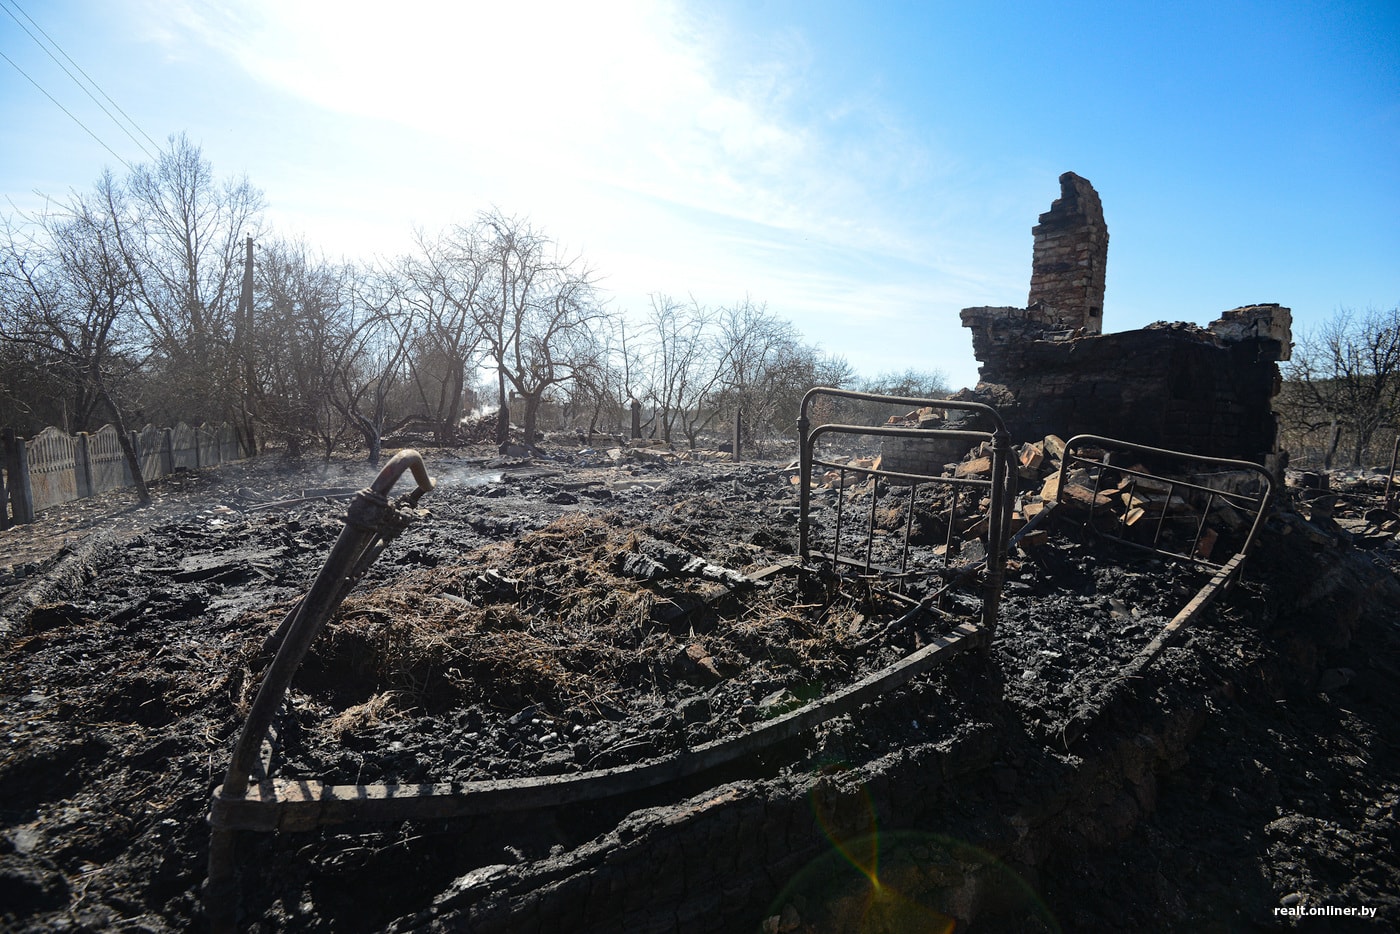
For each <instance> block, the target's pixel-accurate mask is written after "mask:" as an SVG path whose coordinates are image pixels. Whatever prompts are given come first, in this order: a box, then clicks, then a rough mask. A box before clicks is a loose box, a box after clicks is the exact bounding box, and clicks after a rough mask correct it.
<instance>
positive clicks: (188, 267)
mask: <svg viewBox="0 0 1400 934" xmlns="http://www.w3.org/2000/svg"><path fill="white" fill-rule="evenodd" d="M262 209H263V197H262V193H261V192H260V191H259V190H258V189H256V188H254V187H253V186H252V185H251V184H250V183H249V182H248V180H247V179H246V178H241V179H218V178H216V177H215V175H214V174H213V172H212V170H211V167H210V165H209V163H208V161H207V160H205V158H204V157H203V154H202V152H201V151H200V149H199V147H198V146H196V145H195V144H193V143H191V142H190V141H189V140H188V139H187V138H186V137H184V136H178V137H172V138H171V140H170V143H169V147H168V148H167V149H166V150H165V151H163V152H162V154H161V156H160V158H159V159H158V160H157V161H156V162H155V163H154V164H153V165H142V166H138V167H137V168H136V169H135V170H133V171H132V172H131V173H130V174H129V175H127V176H126V177H124V178H118V177H117V176H115V175H113V174H112V173H111V172H107V173H104V174H103V175H102V177H101V178H100V179H99V180H98V181H97V183H96V184H95V185H94V186H93V187H92V189H91V190H88V191H84V192H75V193H73V194H71V195H70V196H69V198H68V199H67V200H66V201H64V202H62V203H51V204H50V205H49V207H48V208H47V209H46V210H45V211H44V212H42V213H40V214H37V215H16V216H10V217H7V218H5V219H4V220H3V222H0V424H3V425H12V426H15V427H16V428H17V429H18V430H19V431H20V432H21V433H22V434H31V433H34V432H36V431H38V430H39V429H40V428H42V427H44V426H45V425H50V424H52V425H56V426H59V427H61V428H64V429H66V430H68V431H91V430H95V429H96V428H98V427H100V426H101V425H102V424H103V423H105V422H112V423H114V424H115V425H116V427H117V428H118V429H120V430H121V431H122V432H123V434H124V433H125V432H126V430H127V429H128V428H130V427H137V426H138V425H139V424H144V423H147V422H155V423H164V424H174V423H175V422H178V421H185V422H188V423H190V424H198V423H200V422H205V421H225V420H228V421H231V422H233V423H234V424H235V425H237V426H238V430H239V432H240V436H241V438H242V440H243V443H244V445H245V447H246V448H247V449H250V450H260V449H264V448H266V447H268V446H269V445H271V446H274V447H278V448H281V449H284V450H285V451H287V452H288V453H290V454H292V455H299V454H301V453H302V452H303V451H304V450H307V449H314V450H317V451H319V452H321V453H323V454H325V455H327V456H329V454H330V453H331V452H333V451H335V450H337V449H343V448H346V447H349V446H351V445H355V446H359V447H362V448H363V449H364V450H365V451H367V453H368V455H369V458H370V459H371V460H377V459H378V457H379V454H380V447H381V445H382V443H383V439H384V437H385V435H386V434H388V433H390V432H392V431H394V430H397V429H401V428H403V427H405V426H410V425H412V426H415V427H416V428H417V429H418V430H420V431H422V432H426V433H431V435H432V437H433V438H434V439H436V440H437V441H440V442H442V443H452V442H454V441H456V440H458V438H459V432H460V430H461V426H462V424H463V420H464V419H465V418H467V417H468V416H469V415H471V413H472V412H473V410H474V409H477V408H482V409H486V410H491V409H499V410H500V411H501V412H503V413H504V415H505V417H504V418H502V419H499V420H498V425H499V426H500V429H499V430H500V432H501V434H500V435H499V436H498V438H497V440H498V441H499V442H501V443H504V442H505V441H506V440H507V436H506V435H505V432H506V431H507V430H508V427H509V425H510V423H511V422H512V421H514V422H515V423H516V424H517V425H518V426H519V428H520V431H521V432H522V433H523V438H524V441H525V443H527V444H533V443H535V441H536V439H537V438H538V437H539V435H540V434H541V432H543V431H546V430H570V431H574V432H578V433H579V434H582V435H585V436H588V435H592V434H594V433H596V432H603V433H608V434H617V433H621V432H623V431H625V430H626V429H627V428H628V427H630V419H631V409H632V405H633V402H634V401H635V402H636V403H637V404H639V405H640V407H641V408H642V410H643V412H644V413H645V432H646V434H647V436H649V437H657V438H662V439H664V440H667V441H671V442H675V443H684V444H687V445H689V446H691V447H694V446H696V445H698V444H699V443H700V442H701V439H702V438H703V437H705V436H706V435H720V436H724V437H727V436H728V434H729V431H730V428H731V426H732V424H733V421H732V420H733V417H734V414H735V413H736V412H738V411H742V412H743V418H742V420H741V424H742V425H743V426H744V433H745V439H744V440H745V441H746V442H747V443H750V444H752V443H756V442H758V443H761V442H763V441H765V440H768V439H772V438H777V437H781V436H784V435H790V434H791V433H792V431H793V421H794V419H795V416H796V412H797V406H798V401H799V400H800V398H801V395H802V393H804V392H805V391H806V390H807V389H809V388H811V387H812V386H815V385H833V386H841V387H848V388H860V389H884V390H886V391H895V392H899V391H904V390H908V391H909V392H910V393H911V394H916V395H937V394H940V393H942V392H945V391H946V388H947V387H946V386H945V385H944V383H943V379H942V376H941V374H939V373H937V372H921V371H910V372H908V373H904V374H892V375H885V376H881V377H876V378H874V379H863V378H861V377H860V376H859V375H858V374H856V373H855V372H854V371H853V370H852V369H851V367H850V366H849V365H848V364H847V363H846V361H845V360H844V359H843V358H841V357H839V356H829V355H826V354H824V353H822V352H821V351H820V350H819V349H818V348H816V347H813V346H811V345H809V344H807V343H806V342H805V341H804V340H803V338H802V336H801V334H800V333H799V332H798V330H797V329H796V328H795V327H794V326H793V324H792V323H791V322H790V321H787V320H786V319H784V318H781V317H779V316H778V315H776V314H774V313H772V312H770V311H769V310H768V308H767V307H766V306H765V305H764V304H763V303H761V302H755V301H753V300H751V299H749V298H744V299H742V300H740V301H737V302H735V303H734V304H732V305H728V306H723V307H710V306H706V305H703V304H701V303H699V302H697V301H695V300H693V299H687V300H681V299H677V298H675V297H673V296H671V295H668V294H665V293H663V292H657V293H655V294H653V295H652V296H651V297H650V305H649V307H648V308H647V309H644V310H641V311H640V312H639V313H637V314H633V315H628V314H626V313H623V312H619V311H617V310H615V309H611V308H609V307H608V305H607V302H606V301H605V300H604V298H603V296H602V295H601V294H600V289H599V287H598V276H597V274H596V272H595V271H594V270H593V269H592V268H591V267H590V266H589V265H588V264H587V263H586V262H584V261H583V259H582V258H580V257H571V256H567V255H565V254H564V252H563V251H562V250H561V248H560V246H559V245H558V244H557V243H555V242H554V241H553V240H551V239H550V238H549V237H548V236H547V235H546V234H544V233H543V232H542V231H541V230H540V229H538V228H537V227H535V226H534V225H533V224H532V223H531V222H530V221H529V220H528V219H524V218H519V217H513V216H508V215H506V214H504V213H502V212H500V211H495V210H493V211H483V212H481V213H480V214H479V215H478V216H477V217H476V218H475V219H473V220H472V221H470V222H469V223H464V224H454V225H450V226H448V227H447V228H445V229H444V230H442V231H440V232H437V233H428V232H425V231H421V230H420V231H418V232H417V234H416V236H415V240H414V246H413V248H412V249H411V250H410V251H409V252H407V253H405V254H403V255H401V256H397V257H391V258H375V259H372V260H368V261H363V262H335V261H331V260H328V259H326V258H325V257H324V256H322V255H320V254H318V253H317V252H316V251H315V250H314V249H313V248H312V247H311V246H309V245H307V244H306V243H304V242H302V241H300V240H296V239H288V238H285V237H279V236H276V235H275V234H274V233H272V232H269V231H266V230H264V228H263V221H262ZM250 256H251V262H249V258H250ZM132 457H133V463H134V455H132Z"/></svg>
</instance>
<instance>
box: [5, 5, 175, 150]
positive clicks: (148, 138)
mask: <svg viewBox="0 0 1400 934" xmlns="http://www.w3.org/2000/svg"><path fill="white" fill-rule="evenodd" d="M5 3H8V4H9V5H10V6H12V7H14V8H15V9H16V10H19V12H20V13H21V14H23V16H24V18H25V19H27V20H29V24H30V25H31V26H33V27H34V28H35V29H37V30H39V32H40V33H41V34H42V35H43V37H44V38H45V39H47V40H48V42H49V44H50V45H52V46H53V47H54V48H55V49H57V50H58V54H60V55H62V56H63V57H64V58H65V59H67V60H68V64H70V65H72V66H73V67H74V68H76V69H78V73H79V74H81V75H82V76H83V77H84V78H86V79H87V82H88V84H90V85H92V87H93V88H94V89H96V91H97V93H99V94H101V95H102V96H103V97H104V98H106V100H107V103H109V104H111V105H112V106H113V107H115V108H116V110H117V113H119V114H121V115H122V117H124V118H125V119H126V121H127V123H130V124H131V125H132V127H134V128H135V129H136V132H138V133H140V134H141V135H142V136H144V137H145V138H146V142H148V143H150V144H151V145H152V146H154V147H155V148H156V151H157V152H159V151H160V148H161V145H160V143H157V142H156V141H155V140H153V139H151V136H150V134H149V133H147V132H146V131H145V129H143V128H142V126H141V124H139V123H137V122H136V121H135V120H134V119H133V118H132V116H131V114H129V113H127V112H126V111H125V110H123V109H122V106H121V105H120V104H118V103H117V102H116V101H115V100H113V99H112V95H110V94H108V93H107V92H106V90H104V89H103V87H102V85H100V84H98V83H97V81H96V80H94V79H93V77H92V75H90V74H88V73H87V72H86V71H85V70H83V66H82V65H79V64H78V63H77V62H76V61H74V60H73V57H72V56H71V55H69V54H68V53H67V52H66V51H64V49H63V46H61V45H59V44H58V41H57V40H56V39H54V37H53V36H51V35H49V34H48V32H47V31H46V30H45V29H44V27H43V26H40V25H39V24H38V23H36V22H35V21H34V17H32V16H30V15H29V12H28V11H27V10H25V9H24V7H22V6H20V5H19V3H18V2H17V0H0V6H3V5H4V4H5ZM5 12H7V13H9V12H10V11H9V10H6V11H5ZM10 16H11V18H13V17H14V14H13V13H10ZM15 21H16V22H19V21H18V20H15ZM20 28H22V29H23V28H24V24H23V23H20ZM25 32H29V30H27V29H26V30H25ZM30 38H31V39H32V38H34V37H33V34H32V33H31V34H30ZM35 41H36V42H38V40H37V39H36V40H35ZM42 47H43V46H42V45H41V46H40V48H42ZM44 51H46V52H47V51H48V50H47V49H45V50H44ZM49 57H50V58H52V57H53V56H52V54H50V56H49ZM55 61H57V60H56V59H55ZM59 67H60V68H62V67H63V65H62V63H59ZM64 71H65V72H68V69H66V68H64ZM68 77H70V78H72V77H73V75H72V73H68ZM73 81H74V82H75V83H76V84H78V86H79V87H82V83H81V82H79V81H78V79H77V78H73ZM84 90H85V91H86V90H87V89H86V88H84ZM88 96H89V97H92V95H91V94H88ZM94 103H97V101H96V99H95V98H94ZM97 106H99V107H102V105H101V103H97ZM102 109H103V112H104V113H106V114H107V116H109V117H112V114H111V112H109V111H107V109H106V108H105V107H103V108H102ZM112 122H113V123H116V124H117V125H118V126H121V124H120V122H118V121H117V118H116V117H112ZM123 129H125V128H123ZM127 136H131V134H130V133H127ZM132 142H134V143H136V145H137V146H141V149H142V151H143V152H145V153H146V155H148V156H151V151H150V150H148V149H146V147H145V146H142V145H141V143H140V141H138V140H136V138H135V137H132ZM152 158H154V156H152Z"/></svg>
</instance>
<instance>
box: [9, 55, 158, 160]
mask: <svg viewBox="0 0 1400 934" xmlns="http://www.w3.org/2000/svg"><path fill="white" fill-rule="evenodd" d="M0 58H3V59H4V60H5V61H7V62H9V63H10V65H11V66H12V67H13V68H14V70H15V71H17V72H19V73H20V74H22V75H24V77H25V78H26V79H27V80H28V81H29V83H30V84H32V85H34V86H35V87H36V88H38V89H39V93H40V94H43V95H44V96H45V97H47V98H48V99H49V100H51V101H53V105H54V106H55V107H57V108H58V109H59V110H61V111H63V112H64V113H66V114H68V117H69V119H71V120H72V121H73V122H74V123H76V124H77V125H78V126H80V127H82V128H83V130H84V131H85V132H86V133H87V135H88V136H91V137H92V138H93V139H95V140H97V144H98V145H99V146H101V147H102V148H103V149H105V150H107V151H108V152H110V153H111V154H112V156H113V157H114V158H115V159H116V160H117V161H118V162H120V163H121V164H122V165H124V166H126V167H127V169H128V170H129V171H132V172H134V171H136V170H135V169H133V168H132V167H131V163H130V162H127V161H126V160H125V159H123V158H122V157H121V156H119V155H117V151H116V150H115V149H113V148H112V147H111V146H108V145H107V144H106V143H104V142H103V141H102V137H100V136H98V135H97V134H96V133H94V132H92V130H89V129H88V128H87V124H85V123H83V121H81V120H79V119H78V118H77V117H75V116H73V113H72V111H70V110H69V109H68V108H67V107H64V106H63V105H62V104H60V103H59V102H58V101H57V100H56V99H55V98H54V96H53V95H52V94H50V93H49V92H48V91H45V90H44V88H43V85H41V84H39V82H37V81H35V80H34V79H33V78H30V77H29V73H28V72H26V71H25V70H24V69H23V68H21V67H19V66H18V65H16V64H15V61H14V59H12V58H10V56H8V55H6V54H5V53H4V52H0Z"/></svg>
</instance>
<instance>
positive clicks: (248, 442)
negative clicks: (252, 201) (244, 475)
mask: <svg viewBox="0 0 1400 934" xmlns="http://www.w3.org/2000/svg"><path fill="white" fill-rule="evenodd" d="M237 321H238V323H237V325H236V326H235V328H236V330H237V331H239V332H241V334H239V335H238V337H237V342H238V353H239V355H240V356H241V357H242V360H243V373H242V377H243V378H242V382H243V412H242V416H243V418H242V421H243V424H242V425H241V426H240V430H239V434H240V435H242V436H243V439H242V440H243V451H244V453H245V454H246V455H247V456H249V457H252V456H253V455H254V454H256V453H257V452H258V443H257V436H256V435H255V434H254V429H253V421H254V416H255V415H256V411H255V410H256V407H257V406H256V402H257V393H256V391H255V381H256V375H255V373H254V370H253V236H252V234H249V235H248V236H247V237H246V239H245V240H244V251H243V291H242V292H241V293H240V294H239V296H238V317H237Z"/></svg>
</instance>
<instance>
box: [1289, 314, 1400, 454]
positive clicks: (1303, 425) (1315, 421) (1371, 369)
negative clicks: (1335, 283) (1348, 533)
mask: <svg viewBox="0 0 1400 934" xmlns="http://www.w3.org/2000/svg"><path fill="white" fill-rule="evenodd" d="M1283 376H1284V383H1283V390H1282V392H1281V393H1280V395H1279V398H1278V399H1277V400H1276V402H1275V409H1276V411H1277V412H1278V413H1279V416H1280V419H1281V421H1282V428H1283V446H1284V447H1285V448H1286V449H1287V450H1288V451H1289V452H1290V453H1291V454H1292V456H1293V461H1294V462H1295V463H1298V464H1306V465H1315V466H1322V467H1326V468H1331V467H1333V466H1335V465H1337V464H1339V463H1341V462H1342V461H1343V460H1344V462H1345V463H1346V464H1348V465H1350V466H1354V467H1360V466H1362V464H1363V463H1365V464H1369V465H1372V466H1375V465H1380V464H1381V463H1382V462H1384V465H1385V466H1387V467H1388V466H1389V461H1390V457H1391V454H1392V453H1393V451H1394V444H1395V437H1396V433H1397V432H1400V307H1396V308H1392V309H1390V310H1389V311H1377V310H1374V309H1373V310H1370V311H1367V312H1365V313H1360V314H1359V313H1356V312H1354V311H1351V310H1347V309H1343V310H1341V311H1339V312H1337V313H1336V314H1335V315H1333V316H1332V317H1331V318H1330V319H1328V320H1327V321H1325V322H1323V323H1322V324H1321V325H1319V326H1318V327H1317V328H1315V329H1314V330H1312V331H1311V332H1309V333H1307V334H1305V335H1303V337H1302V338H1301V339H1300V340H1299V341H1298V342H1297V344H1295V346H1294V349H1293V354H1292V359H1291V360H1290V361H1289V362H1288V363H1287V364H1286V365H1285V367H1284V371H1283Z"/></svg>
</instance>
